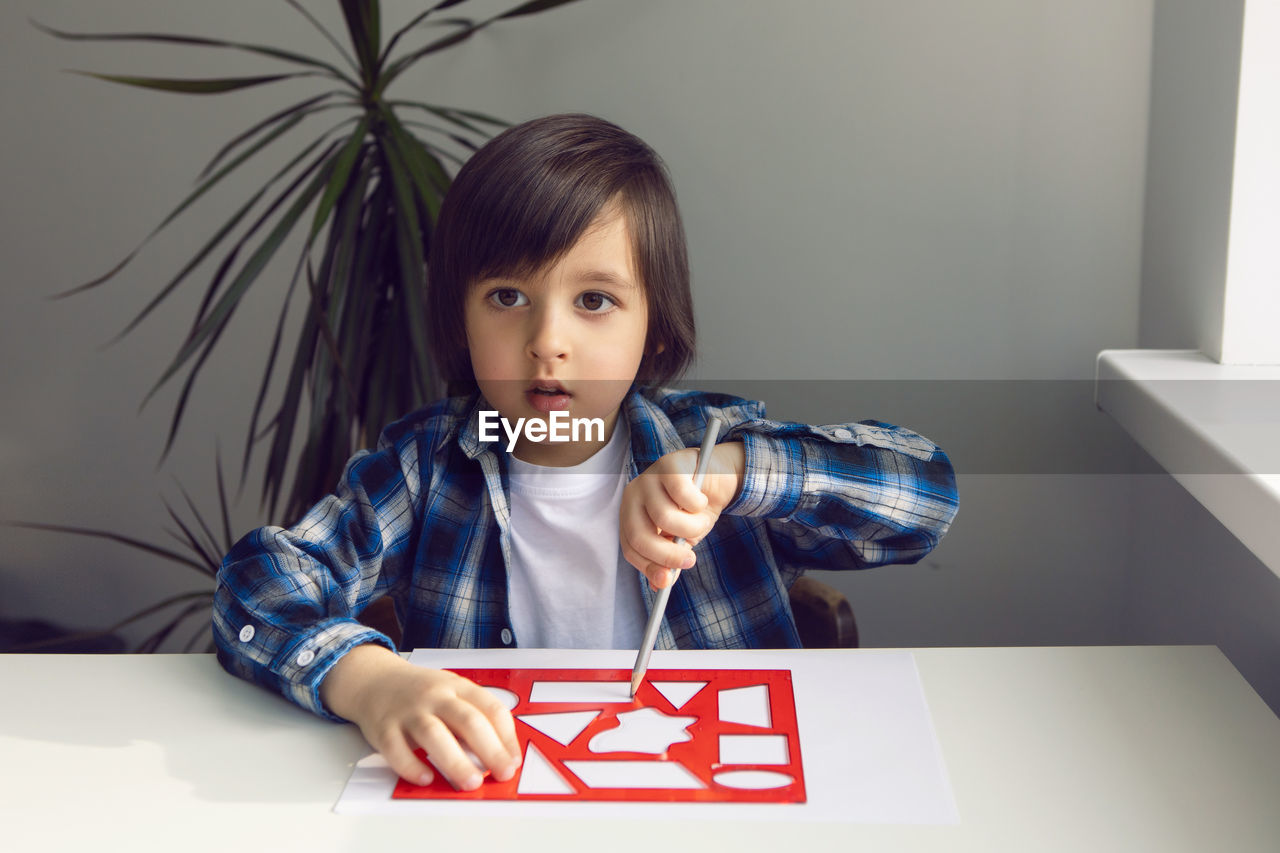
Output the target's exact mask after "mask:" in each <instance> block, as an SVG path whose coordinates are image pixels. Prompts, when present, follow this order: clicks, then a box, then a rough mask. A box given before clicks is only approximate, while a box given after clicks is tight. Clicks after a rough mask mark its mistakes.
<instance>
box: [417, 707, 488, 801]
mask: <svg viewBox="0 0 1280 853" xmlns="http://www.w3.org/2000/svg"><path fill="white" fill-rule="evenodd" d="M409 734H410V735H411V736H412V737H413V739H414V740H416V741H417V742H418V745H419V746H421V747H422V748H423V749H425V750H426V752H427V759H428V760H429V761H430V762H431V763H432V765H434V766H435V769H436V770H439V771H440V773H441V774H442V775H443V776H444V778H445V779H447V780H448V781H449V784H450V785H452V786H453V787H454V788H457V789H458V790H459V791H474V790H475V789H476V788H479V787H480V783H481V782H483V781H484V775H483V774H482V773H481V770H480V768H479V767H476V765H475V763H474V762H473V761H472V760H471V759H470V758H468V757H467V754H466V753H465V752H464V751H463V749H462V745H461V744H459V743H458V739H457V738H456V737H454V735H453V732H452V731H450V729H449V727H448V726H447V725H446V724H445V722H444V721H443V720H442V719H440V717H438V716H436V715H435V714H424V715H423V716H421V717H419V718H417V719H416V720H414V722H413V724H412V725H411V726H410V727H409Z"/></svg>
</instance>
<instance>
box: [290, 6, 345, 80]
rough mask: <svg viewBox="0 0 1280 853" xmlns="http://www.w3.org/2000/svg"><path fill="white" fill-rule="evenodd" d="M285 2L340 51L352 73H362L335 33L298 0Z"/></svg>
mask: <svg viewBox="0 0 1280 853" xmlns="http://www.w3.org/2000/svg"><path fill="white" fill-rule="evenodd" d="M285 2H286V3H288V4H289V5H290V6H292V7H293V9H294V11H296V12H298V13H299V14H300V15H302V17H304V18H306V19H307V21H309V22H310V23H311V26H313V27H315V28H316V29H317V30H319V31H320V34H321V35H322V36H324V37H325V38H326V39H327V40H328V41H329V44H331V45H333V46H334V48H335V49H336V50H337V51H338V54H339V55H340V56H341V57H342V58H343V59H344V60H345V61H346V63H347V64H348V65H350V66H351V70H352V71H354V72H356V73H357V74H359V73H360V66H359V65H357V64H356V61H355V59H353V58H352V56H351V54H349V53H347V49H346V48H344V47H343V46H342V42H340V41H338V39H337V38H335V37H334V35H333V33H331V32H329V30H328V29H327V28H326V27H325V26H324V24H322V23H320V22H319V21H318V20H316V17H315V16H314V15H312V14H311V13H310V12H308V11H307V10H306V9H304V8H303V7H302V6H301V5H300V4H299V3H298V2H297V0H285Z"/></svg>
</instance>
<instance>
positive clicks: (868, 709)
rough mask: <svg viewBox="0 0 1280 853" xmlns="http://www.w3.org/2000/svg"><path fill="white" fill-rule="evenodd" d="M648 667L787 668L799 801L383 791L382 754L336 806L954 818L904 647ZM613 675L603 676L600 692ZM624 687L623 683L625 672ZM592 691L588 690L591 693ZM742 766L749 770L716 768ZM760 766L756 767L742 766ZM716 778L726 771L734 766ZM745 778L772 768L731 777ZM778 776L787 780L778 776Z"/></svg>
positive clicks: (492, 660) (548, 657)
mask: <svg viewBox="0 0 1280 853" xmlns="http://www.w3.org/2000/svg"><path fill="white" fill-rule="evenodd" d="M409 661H410V662H411V663H414V664H417V665H420V666H429V667H436V668H456V669H464V668H470V669H555V668H561V667H564V668H570V669H624V670H628V671H630V669H631V666H632V664H634V663H635V653H634V652H628V651H618V650H613V651H610V650H576V651H558V650H548V649H464V650H449V649H420V650H418V651H415V652H414V653H413V654H412V655H411V656H410V657H409ZM649 668H650V670H662V669H789V670H791V686H792V689H793V691H794V694H795V702H796V719H797V722H798V724H799V730H800V752H801V759H802V761H803V764H804V776H805V791H806V793H807V796H808V799H807V801H806V802H804V803H785V804H783V803H778V804H765V805H758V804H755V805H753V804H748V803H660V802H648V803H628V802H576V801H575V802H569V801H566V802H558V801H540V802H519V801H515V800H485V801H469V800H392V799H391V791H392V789H393V788H394V787H395V782H396V779H395V774H394V773H393V772H392V771H391V770H390V769H389V768H388V767H387V765H386V762H384V761H381V760H378V759H372V760H365V761H361V762H359V763H358V764H357V765H356V767H355V769H354V770H353V771H352V774H351V778H350V780H349V781H348V782H347V786H346V789H345V790H344V791H343V793H342V797H341V798H340V799H339V800H338V803H337V804H336V805H335V807H334V810H335V811H337V812H339V813H342V814H399V815H424V816H430V815H450V816H454V817H458V816H463V817H466V816H474V817H475V818H477V819H482V818H485V817H489V816H514V815H518V816H522V817H557V818H566V817H580V818H609V817H615V816H625V817H635V816H636V815H637V814H643V815H644V816H645V817H646V818H650V819H655V820H661V819H673V820H678V819H682V818H683V819H688V818H690V817H694V816H695V815H696V817H697V818H698V819H700V820H733V821H773V820H787V821H796V820H803V821H824V822H834V823H884V824H951V823H958V822H959V814H958V813H957V811H956V804H955V797H954V795H953V794H952V791H951V783H950V781H949V779H948V778H947V771H946V766H945V764H944V762H943V757H942V753H941V750H940V749H939V747H938V740H937V737H936V735H935V734H934V731H933V720H932V718H931V716H930V714H929V708H928V705H927V704H926V702H925V696H924V691H923V689H922V688H921V685H920V676H919V674H918V673H917V671H916V666H915V659H914V658H913V657H912V655H911V653H910V652H903V651H891V650H887V651H881V650H878V649H860V650H856V651H825V650H816V649H813V650H805V651H803V652H773V651H696V652H667V651H663V650H657V651H655V652H654V653H653V657H652V659H651V660H650V662H649ZM610 689H612V688H611V687H606V688H605V692H606V693H607V692H608V691H609V690H610ZM623 689H624V690H626V689H627V686H626V683H625V682H623ZM597 701H598V700H597ZM728 772H734V773H742V772H748V771H726V773H728ZM751 772H755V773H763V772H764V771H751ZM725 781H728V782H733V781H734V780H733V779H732V778H730V779H726V780H725ZM737 781H738V783H739V784H741V785H742V786H743V787H746V786H747V785H748V784H751V785H759V784H764V783H769V782H774V783H776V782H777V780H776V779H771V778H766V777H765V776H755V777H741V778H740V779H739V780H737ZM784 781H785V780H784Z"/></svg>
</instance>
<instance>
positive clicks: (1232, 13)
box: [1123, 0, 1280, 711]
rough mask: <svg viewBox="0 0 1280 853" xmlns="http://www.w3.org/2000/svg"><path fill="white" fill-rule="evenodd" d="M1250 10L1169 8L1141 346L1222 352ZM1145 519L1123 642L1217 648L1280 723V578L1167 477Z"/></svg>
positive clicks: (1160, 32)
mask: <svg viewBox="0 0 1280 853" xmlns="http://www.w3.org/2000/svg"><path fill="white" fill-rule="evenodd" d="M1243 7H1244V2H1243V0H1229V2H1221V3H1214V4H1205V3H1201V2H1198V0H1157V2H1156V4H1155V26H1154V34H1155V35H1154V44H1153V48H1152V53H1153V56H1152V69H1153V70H1152V87H1151V88H1152V92H1151V135H1150V142H1149V147H1148V157H1147V186H1146V219H1145V222H1146V224H1145V237H1144V250H1143V266H1142V291H1141V293H1142V300H1141V325H1140V330H1141V331H1140V335H1139V343H1140V345H1141V346H1144V347H1152V348H1172V349H1198V350H1201V351H1202V352H1205V353H1207V354H1210V356H1211V357H1217V355H1218V354H1220V352H1221V347H1222V300H1223V290H1224V286H1225V278H1226V257H1227V254H1226V253H1227V225H1228V221H1227V220H1228V212H1229V205H1230V194H1231V162H1232V153H1233V146H1234V143H1235V136H1234V130H1235V91H1236V84H1237V82H1238V78H1239V63H1240V27H1241V22H1242V17H1243ZM1130 488H1131V489H1132V490H1133V492H1132V494H1133V501H1134V506H1135V509H1136V517H1135V522H1136V523H1135V525H1134V529H1133V535H1132V540H1131V541H1132V557H1131V560H1130V565H1129V569H1128V575H1129V588H1128V591H1127V593H1126V595H1125V602H1126V605H1125V613H1124V618H1123V624H1124V626H1125V629H1124V634H1123V639H1124V640H1125V641H1126V642H1136V643H1212V644H1215V645H1217V646H1219V647H1220V648H1221V649H1222V650H1223V652H1224V653H1225V654H1226V655H1227V656H1228V657H1229V658H1230V659H1231V661H1232V662H1233V663H1234V664H1235V665H1236V667H1237V668H1238V669H1239V670H1240V671H1241V673H1243V674H1244V676H1245V677H1246V678H1247V679H1248V680H1249V682H1250V683H1251V684H1252V685H1253V686H1254V688H1255V689H1256V690H1257V691H1258V692H1259V693H1260V694H1261V695H1262V697H1263V698H1264V699H1266V700H1267V702H1268V703H1270V705H1271V707H1272V708H1274V709H1277V711H1280V669H1278V668H1277V667H1276V661H1277V660H1280V621H1277V619H1276V613H1277V612H1280V578H1278V577H1277V576H1276V575H1275V573H1273V572H1272V571H1271V570H1270V569H1268V568H1267V566H1265V565H1263V563H1262V562H1261V561H1259V560H1258V558H1257V557H1255V556H1254V555H1253V554H1252V553H1251V552H1250V551H1249V550H1248V549H1247V548H1245V547H1244V546H1243V545H1242V544H1241V543H1240V542H1239V540H1237V539H1236V538H1235V537H1234V536H1233V535H1232V534H1231V533H1230V532H1229V531H1227V530H1226V528H1224V527H1223V526H1222V525H1221V524H1220V523H1219V522H1218V520H1217V519H1216V518H1214V517H1213V516H1212V515H1211V514H1210V513H1209V512H1208V511H1207V510H1206V509H1205V508H1204V507H1203V506H1201V505H1200V504H1199V503H1198V502H1196V500H1195V499H1194V498H1192V497H1191V496H1190V495H1189V494H1187V492H1186V490H1185V489H1183V488H1182V487H1181V486H1180V485H1178V483H1177V482H1176V481H1175V480H1174V479H1173V478H1172V477H1169V476H1167V475H1163V474H1161V475H1155V476H1152V477H1139V478H1136V479H1135V480H1134V481H1133V483H1131V484H1130Z"/></svg>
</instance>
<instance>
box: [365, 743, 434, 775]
mask: <svg viewBox="0 0 1280 853" xmlns="http://www.w3.org/2000/svg"><path fill="white" fill-rule="evenodd" d="M378 740H379V743H377V744H374V748H376V749H377V750H378V752H380V753H381V754H382V757H383V758H385V759H386V760H387V764H388V765H389V766H390V767H391V769H392V770H394V771H395V773H396V775H397V776H399V777H400V778H401V779H403V780H405V781H406V782H409V783H411V784H414V785H430V784H431V783H432V782H433V781H435V778H436V774H435V772H434V771H432V769H431V765H429V764H427V763H426V762H424V761H422V760H421V759H419V758H418V756H417V755H416V754H415V753H414V751H413V747H412V746H410V744H409V743H408V742H406V741H405V739H404V737H403V736H402V735H400V734H399V733H397V734H395V735H388V736H385V737H382V738H379V739H378ZM370 742H371V743H372V741H370Z"/></svg>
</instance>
